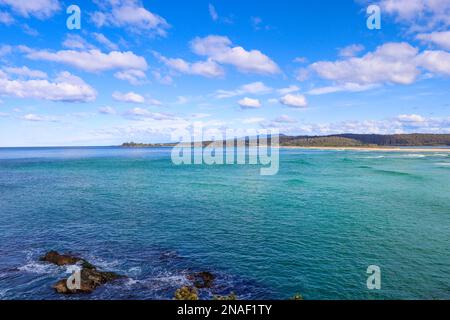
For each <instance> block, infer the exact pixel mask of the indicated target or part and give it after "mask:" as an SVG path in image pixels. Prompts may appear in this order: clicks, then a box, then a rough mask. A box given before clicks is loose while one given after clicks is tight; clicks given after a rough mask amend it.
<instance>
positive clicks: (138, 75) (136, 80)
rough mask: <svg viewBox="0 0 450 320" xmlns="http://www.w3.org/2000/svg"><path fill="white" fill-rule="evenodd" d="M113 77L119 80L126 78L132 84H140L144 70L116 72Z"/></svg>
mask: <svg viewBox="0 0 450 320" xmlns="http://www.w3.org/2000/svg"><path fill="white" fill-rule="evenodd" d="M114 77H116V78H117V79H120V80H126V81H128V82H129V83H130V84H132V85H138V84H142V82H143V80H145V79H146V75H145V72H144V71H142V70H135V69H130V70H125V71H119V72H116V73H115V74H114Z"/></svg>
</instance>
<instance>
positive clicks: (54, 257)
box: [39, 251, 82, 266]
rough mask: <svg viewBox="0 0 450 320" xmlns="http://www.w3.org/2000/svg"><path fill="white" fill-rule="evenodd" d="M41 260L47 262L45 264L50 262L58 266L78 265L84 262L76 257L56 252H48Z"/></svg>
mask: <svg viewBox="0 0 450 320" xmlns="http://www.w3.org/2000/svg"><path fill="white" fill-rule="evenodd" d="M39 260H41V261H45V262H50V263H53V264H56V265H58V266H65V265H71V264H77V263H78V262H80V261H82V259H80V258H77V257H75V256H71V255H66V254H59V253H58V252H56V251H49V252H47V253H46V254H45V255H44V256H43V257H41V258H40V259H39Z"/></svg>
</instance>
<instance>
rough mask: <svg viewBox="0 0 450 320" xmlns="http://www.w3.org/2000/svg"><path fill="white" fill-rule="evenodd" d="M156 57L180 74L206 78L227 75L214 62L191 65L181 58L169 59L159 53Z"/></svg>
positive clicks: (208, 61)
mask: <svg viewBox="0 0 450 320" xmlns="http://www.w3.org/2000/svg"><path fill="white" fill-rule="evenodd" d="M154 55H155V57H156V58H158V59H159V60H160V61H161V62H162V63H164V64H165V65H166V66H167V67H168V68H170V69H171V70H173V71H176V72H179V73H183V74H191V75H198V76H203V77H206V78H217V77H221V76H223V75H224V74H225V72H224V70H223V69H222V67H221V66H219V65H218V64H217V63H216V62H214V61H212V60H207V61H198V62H194V63H190V62H187V61H185V60H183V59H181V58H167V57H164V56H163V55H161V54H159V53H157V52H155V53H154Z"/></svg>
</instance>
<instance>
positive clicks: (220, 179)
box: [0, 147, 450, 299]
mask: <svg viewBox="0 0 450 320" xmlns="http://www.w3.org/2000/svg"><path fill="white" fill-rule="evenodd" d="M259 169H260V167H259V166H256V165H255V166H253V165H221V166H207V165H182V166H175V165H173V164H172V162H171V159H170V149H168V148H153V149H152V148H150V149H124V148H119V147H117V148H116V147H99V148H92V147H91V148H2V149H0V299H172V298H173V295H174V292H175V290H176V289H177V288H180V287H181V286H184V285H189V279H188V278H189V277H188V275H189V274H190V273H192V272H199V271H210V272H212V273H213V274H214V275H215V276H216V280H215V284H214V286H213V288H211V289H203V290H200V296H201V297H202V298H204V299H210V298H212V297H213V296H214V295H221V294H228V293H230V292H234V293H236V294H237V295H238V297H239V298H240V299H289V298H291V297H292V296H294V295H295V294H296V293H300V294H301V295H302V296H303V297H304V298H305V299H449V298H450V250H449V249H450V154H449V153H439V152H427V153H422V152H411V151H405V152H382V151H377V152H373V151H370V152H360V151H333V150H325V151H320V150H305V149H282V150H281V151H280V168H279V173H278V174H277V175H274V176H261V175H260V171H259ZM49 250H58V251H60V252H71V253H74V254H77V255H80V256H82V257H84V258H85V259H87V260H89V261H90V262H91V263H93V264H95V265H97V266H98V267H99V268H101V269H103V270H108V271H115V272H118V273H120V274H123V275H126V276H127V277H126V278H124V279H121V280H119V281H116V282H113V283H110V284H107V285H105V286H103V287H100V288H98V289H97V290H96V291H95V292H94V293H92V294H89V295H70V296H63V295H59V294H57V293H55V292H54V290H53V289H52V285H53V284H54V283H55V282H57V281H58V280H59V279H62V278H64V277H67V276H68V273H67V268H65V267H56V266H52V265H48V264H45V263H42V262H40V261H39V257H40V256H41V255H43V254H44V253H45V252H47V251H49ZM370 265H376V266H379V268H380V270H381V289H380V290H369V289H368V288H367V283H366V282H367V278H368V276H369V274H367V272H366V271H367V268H368V266H370Z"/></svg>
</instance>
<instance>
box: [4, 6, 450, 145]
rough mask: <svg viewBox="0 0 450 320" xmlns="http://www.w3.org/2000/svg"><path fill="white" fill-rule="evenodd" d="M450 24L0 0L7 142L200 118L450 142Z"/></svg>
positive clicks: (299, 10) (65, 141)
mask: <svg viewBox="0 0 450 320" xmlns="http://www.w3.org/2000/svg"><path fill="white" fill-rule="evenodd" d="M72 4H76V5H78V6H79V8H80V9H81V29H80V30H69V29H68V28H67V27H66V20H67V18H68V17H69V14H66V9H67V8H68V7H69V6H70V5H72ZM371 4H375V5H378V6H379V8H380V15H381V29H379V30H376V29H375V30H370V29H368V28H367V26H366V20H367V18H368V15H367V13H366V9H367V7H368V6H369V5H371ZM449 17H450V0H381V1H370V2H368V1H364V0H357V1H351V0H346V1H292V0H290V1H288V0H280V1H268V0H267V1H256V0H245V1H242V0H241V1H237V0H223V1H202V0H195V1H170V0H149V1H138V0H109V1H59V0H36V1H25V0H24V1H17V0H14V1H13V0H0V33H1V38H0V146H60V145H68V146H72V145H114V144H120V143H122V142H124V141H137V142H159V141H169V139H170V135H171V133H172V132H173V131H174V130H176V129H180V128H189V127H190V126H192V124H193V123H195V122H200V123H202V124H203V125H204V126H206V127H211V128H221V129H224V128H240V129H251V128H277V129H279V130H280V131H281V132H282V133H285V134H307V135H315V134H318V135H324V134H334V133H349V132H356V133H411V132H429V133H450V112H449V111H450V31H449V25H450V18H449Z"/></svg>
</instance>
